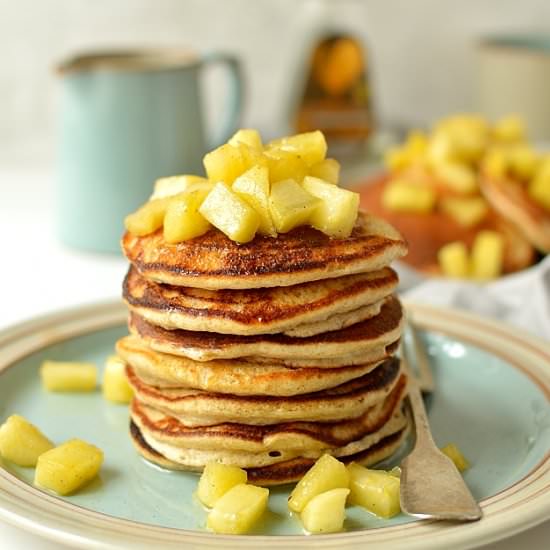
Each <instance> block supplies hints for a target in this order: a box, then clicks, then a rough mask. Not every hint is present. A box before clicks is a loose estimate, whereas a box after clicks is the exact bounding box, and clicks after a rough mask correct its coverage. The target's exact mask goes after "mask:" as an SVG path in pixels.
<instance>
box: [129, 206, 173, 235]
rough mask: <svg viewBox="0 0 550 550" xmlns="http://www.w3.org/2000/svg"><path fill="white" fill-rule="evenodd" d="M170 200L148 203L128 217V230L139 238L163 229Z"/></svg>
mask: <svg viewBox="0 0 550 550" xmlns="http://www.w3.org/2000/svg"><path fill="white" fill-rule="evenodd" d="M169 200H170V199H169V198H164V199H155V200H152V201H149V202H146V203H145V204H144V205H143V206H141V207H140V208H138V210H136V211H135V212H133V213H132V214H129V215H128V216H126V218H125V219H124V225H125V227H126V229H127V230H128V231H129V232H130V233H132V234H133V235H137V236H138V237H142V236H143V235H148V234H149V233H153V232H155V231H156V230H157V229H159V228H160V227H162V222H163V221H164V214H165V213H166V208H167V207H168V201H169Z"/></svg>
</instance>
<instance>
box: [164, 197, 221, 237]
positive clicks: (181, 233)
mask: <svg viewBox="0 0 550 550" xmlns="http://www.w3.org/2000/svg"><path fill="white" fill-rule="evenodd" d="M211 189H213V186H212V187H210V186H209V187H205V188H204V189H201V190H198V189H197V190H195V191H188V192H186V193H182V194H181V195H178V196H176V197H173V198H172V200H171V201H170V204H169V205H168V208H167V209H166V215H165V216H164V230H163V231H164V240H165V241H166V242H167V243H179V242H181V241H185V240H187V239H193V238H194V237H199V236H200V235H203V234H204V233H206V232H207V231H208V229H210V223H209V222H208V221H207V220H206V219H205V218H204V216H203V215H202V214H201V213H200V212H199V208H200V207H201V205H202V203H203V201H204V199H205V198H206V196H207V195H208V193H209V192H210V190H211Z"/></svg>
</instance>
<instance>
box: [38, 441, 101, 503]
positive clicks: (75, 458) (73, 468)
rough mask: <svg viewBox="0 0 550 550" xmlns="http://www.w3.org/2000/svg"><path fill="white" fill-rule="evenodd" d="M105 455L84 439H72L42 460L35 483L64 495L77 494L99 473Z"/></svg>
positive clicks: (39, 459)
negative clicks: (77, 491) (76, 492)
mask: <svg viewBox="0 0 550 550" xmlns="http://www.w3.org/2000/svg"><path fill="white" fill-rule="evenodd" d="M102 463H103V452H102V451H101V450H100V449H98V448H97V447H95V446H94V445H90V444H89V443H86V442H85V441H82V440H80V439H71V440H70V441H67V442H66V443H63V445H60V446H59V447H55V448H54V449H51V450H49V451H47V452H45V453H44V454H42V455H40V457H39V458H38V463H37V465H36V472H35V478H34V482H35V484H36V485H38V486H39V487H43V488H44V489H49V490H51V491H54V492H56V493H58V494H60V495H68V494H70V493H74V492H75V491H76V490H78V489H80V488H81V487H83V486H84V485H86V484H87V483H89V482H90V481H91V480H92V479H93V478H94V477H95V476H96V475H97V474H98V472H99V470H100V468H101V465H102Z"/></svg>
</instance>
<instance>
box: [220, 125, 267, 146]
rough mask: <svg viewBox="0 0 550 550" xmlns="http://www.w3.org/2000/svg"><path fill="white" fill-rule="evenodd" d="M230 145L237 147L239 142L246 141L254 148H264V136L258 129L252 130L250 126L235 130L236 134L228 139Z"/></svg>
mask: <svg viewBox="0 0 550 550" xmlns="http://www.w3.org/2000/svg"><path fill="white" fill-rule="evenodd" d="M228 143H229V145H233V147H237V146H238V145H239V143H245V144H246V145H248V146H250V147H253V148H254V149H258V150H262V149H263V144H262V138H261V136H260V132H258V130H252V129H250V128H242V129H241V130H238V131H237V132H235V134H234V135H233V136H232V137H231V139H230V140H229V141H228Z"/></svg>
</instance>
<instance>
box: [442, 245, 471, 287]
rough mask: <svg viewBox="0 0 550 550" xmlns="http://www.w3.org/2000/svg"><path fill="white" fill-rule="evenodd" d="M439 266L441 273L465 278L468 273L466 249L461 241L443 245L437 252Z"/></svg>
mask: <svg viewBox="0 0 550 550" xmlns="http://www.w3.org/2000/svg"><path fill="white" fill-rule="evenodd" d="M437 259H438V262H439V267H440V268H441V272H442V273H443V275H446V276H447V277H455V278H457V279H465V278H466V277H468V276H469V274H470V260H469V257H468V249H467V248H466V245H465V244H464V243H463V242H461V241H455V242H452V243H447V244H446V245H443V246H442V247H441V248H440V249H439V251H438V252H437Z"/></svg>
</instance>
